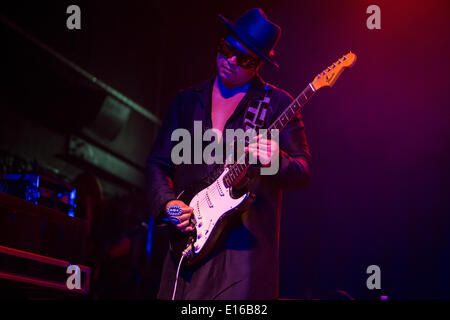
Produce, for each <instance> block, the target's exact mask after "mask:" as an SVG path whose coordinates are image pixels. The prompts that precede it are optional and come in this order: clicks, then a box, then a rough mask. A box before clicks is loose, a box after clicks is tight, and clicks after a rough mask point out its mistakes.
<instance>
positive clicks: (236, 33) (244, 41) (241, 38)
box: [219, 14, 280, 68]
mask: <svg viewBox="0 0 450 320" xmlns="http://www.w3.org/2000/svg"><path fill="white" fill-rule="evenodd" d="M219 19H220V20H221V21H222V22H223V24H225V26H226V27H227V28H228V29H229V30H230V31H231V33H232V34H233V35H234V36H236V37H237V40H239V41H240V42H242V44H243V45H245V46H246V47H247V48H249V49H250V50H251V51H253V52H254V53H255V54H256V55H257V56H258V57H260V58H261V59H263V60H265V61H267V62H269V63H270V64H272V65H274V66H275V67H277V68H279V67H280V66H279V65H278V63H276V62H275V61H274V60H272V59H271V58H269V57H267V56H266V55H265V54H263V53H262V52H261V51H260V50H258V49H257V48H256V47H255V46H254V45H253V44H252V43H251V42H250V41H247V39H246V37H245V36H243V35H242V34H240V32H239V31H238V30H236V29H235V28H234V27H233V24H232V23H231V22H230V20H228V19H227V18H225V17H224V16H223V15H221V14H219Z"/></svg>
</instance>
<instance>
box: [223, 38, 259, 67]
mask: <svg viewBox="0 0 450 320" xmlns="http://www.w3.org/2000/svg"><path fill="white" fill-rule="evenodd" d="M217 51H218V52H219V53H220V54H221V55H222V56H223V57H225V59H229V58H231V57H232V56H236V62H237V64H238V65H239V66H241V67H242V68H245V69H253V68H256V67H257V66H258V64H259V61H260V60H259V59H258V58H255V57H252V56H250V55H248V54H246V53H243V52H241V51H239V50H238V49H236V48H235V47H233V46H231V45H230V44H228V42H226V41H225V39H221V40H220V42H219V46H218V48H217Z"/></svg>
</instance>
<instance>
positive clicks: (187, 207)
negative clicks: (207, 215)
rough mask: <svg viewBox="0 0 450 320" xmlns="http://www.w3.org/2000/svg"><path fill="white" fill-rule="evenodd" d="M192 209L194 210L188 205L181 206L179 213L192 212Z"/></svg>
mask: <svg viewBox="0 0 450 320" xmlns="http://www.w3.org/2000/svg"><path fill="white" fill-rule="evenodd" d="M192 211H194V209H193V208H191V207H189V206H186V207H182V208H181V213H192Z"/></svg>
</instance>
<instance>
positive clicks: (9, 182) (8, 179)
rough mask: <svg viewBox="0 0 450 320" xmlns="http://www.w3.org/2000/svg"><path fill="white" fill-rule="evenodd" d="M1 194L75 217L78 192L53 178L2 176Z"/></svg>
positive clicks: (21, 174) (0, 180)
mask: <svg viewBox="0 0 450 320" xmlns="http://www.w3.org/2000/svg"><path fill="white" fill-rule="evenodd" d="M0 192H4V193H7V194H11V195H13V196H16V197H19V198H22V199H24V200H27V201H30V202H32V203H34V204H41V205H44V206H46V207H48V208H52V209H56V210H59V211H63V212H65V213H67V214H68V215H69V216H71V217H73V216H74V209H75V196H76V190H75V188H74V187H72V186H70V185H68V184H65V183H64V182H62V181H60V180H56V179H54V178H52V177H48V176H45V175H38V174H29V173H27V174H24V173H18V174H13V173H4V174H0Z"/></svg>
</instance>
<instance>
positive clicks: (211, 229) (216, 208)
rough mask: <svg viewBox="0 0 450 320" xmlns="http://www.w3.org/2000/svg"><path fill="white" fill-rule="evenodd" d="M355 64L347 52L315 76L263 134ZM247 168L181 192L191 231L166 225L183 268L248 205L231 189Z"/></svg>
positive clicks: (229, 168)
mask: <svg viewBox="0 0 450 320" xmlns="http://www.w3.org/2000/svg"><path fill="white" fill-rule="evenodd" d="M355 62H356V55H355V54H354V53H352V52H350V53H348V54H346V55H344V56H343V57H342V58H340V59H339V60H337V61H336V62H335V63H333V64H332V65H330V66H329V67H328V68H326V69H325V70H323V71H322V72H321V73H319V74H318V75H317V76H316V77H315V78H314V80H313V81H312V82H311V83H309V84H308V85H307V86H306V88H305V89H304V90H303V91H302V93H300V95H299V96H298V97H297V98H296V99H295V100H294V101H293V102H292V103H291V104H290V105H289V106H288V107H287V108H286V109H285V110H284V111H283V113H282V114H281V115H280V116H279V117H278V118H277V119H276V120H275V121H274V122H273V123H272V124H271V125H270V126H269V128H268V129H267V131H268V132H270V130H271V129H278V130H280V131H281V130H282V129H283V128H284V127H285V126H286V124H287V123H288V122H289V121H290V120H291V119H292V118H293V117H294V115H295V113H296V112H299V111H300V109H301V108H302V107H303V106H304V105H305V104H306V102H307V101H308V100H309V99H310V98H311V97H312V96H313V95H314V94H315V93H316V91H317V90H319V89H320V88H323V87H327V86H328V87H332V86H333V85H334V83H335V82H336V81H337V79H338V78H339V76H340V75H341V73H342V72H343V71H344V69H345V68H347V67H352V66H353V65H354V64H355ZM244 156H245V155H244ZM248 167H249V164H246V163H243V161H238V162H237V163H234V164H228V165H226V166H224V167H222V168H220V169H219V170H218V172H217V173H216V174H215V175H213V176H212V177H209V179H207V180H205V181H202V182H201V183H199V184H198V185H196V186H195V187H191V188H189V189H187V190H184V191H183V192H182V193H181V194H180V195H179V196H178V199H179V200H182V201H183V202H184V203H189V206H190V207H192V208H193V209H194V211H193V214H192V216H191V222H192V224H191V225H192V226H194V229H193V231H190V232H181V231H179V230H178V229H177V228H176V227H175V226H173V225H172V224H170V225H171V240H170V246H171V249H172V251H173V252H174V253H175V254H176V255H177V256H178V257H179V258H181V259H182V260H184V261H183V265H185V266H187V267H193V266H196V265H198V264H200V263H201V262H203V261H205V260H206V258H207V257H208V255H209V254H210V253H211V251H212V250H213V248H214V246H215V244H216V243H217V241H219V240H220V238H221V237H222V236H223V235H224V234H225V233H226V229H227V228H228V227H229V226H230V225H231V220H232V219H233V217H234V216H236V215H237V214H239V213H241V212H243V210H245V208H247V207H248V206H249V204H250V203H251V199H252V197H253V195H252V194H250V193H249V192H245V193H243V194H241V193H238V192H236V191H237V190H235V188H234V187H233V186H234V185H235V183H236V182H237V181H238V180H239V179H240V178H241V177H242V175H243V174H244V173H245V171H246V169H247V168H248ZM180 264H181V260H180Z"/></svg>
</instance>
